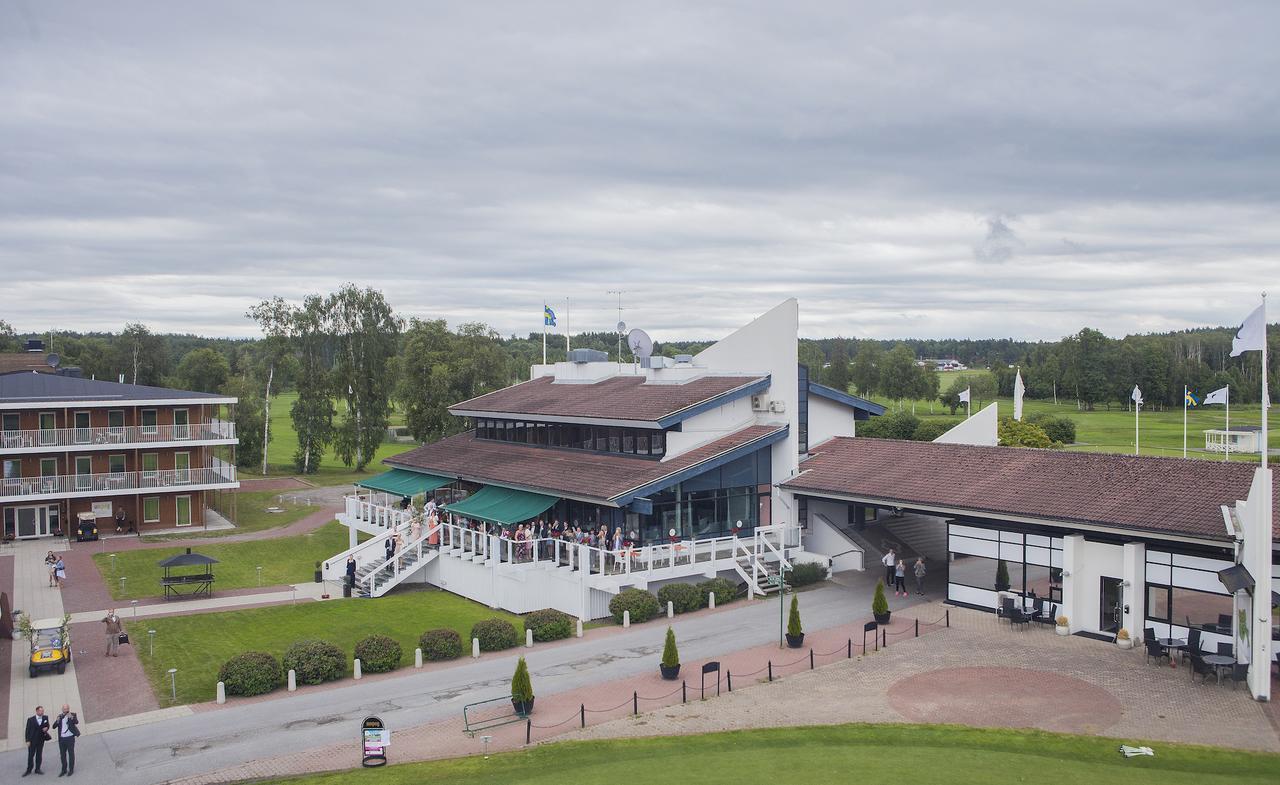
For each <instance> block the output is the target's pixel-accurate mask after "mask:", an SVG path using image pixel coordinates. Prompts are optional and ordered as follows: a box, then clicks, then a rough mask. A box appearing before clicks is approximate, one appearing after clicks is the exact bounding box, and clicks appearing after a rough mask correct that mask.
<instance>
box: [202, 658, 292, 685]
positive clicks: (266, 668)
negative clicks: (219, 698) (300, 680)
mask: <svg viewBox="0 0 1280 785" xmlns="http://www.w3.org/2000/svg"><path fill="white" fill-rule="evenodd" d="M218 681H220V682H222V683H223V685H224V686H225V687H226V689H227V694H228V695H261V694H263V693H264V692H271V691H272V690H274V689H275V688H276V687H279V686H280V682H282V681H284V670H283V669H282V668H281V667H280V661H279V660H277V659H276V658H275V657H273V656H271V655H270V654H268V653H266V652H265V651H246V652H245V653H244V654H237V655H236V656H234V657H232V658H231V659H229V660H227V661H226V662H225V663H223V664H222V668H221V669H220V670H219V671H218Z"/></svg>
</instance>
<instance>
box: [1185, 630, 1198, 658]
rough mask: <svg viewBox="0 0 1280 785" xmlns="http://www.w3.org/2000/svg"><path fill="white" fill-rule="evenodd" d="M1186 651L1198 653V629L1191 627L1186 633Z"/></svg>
mask: <svg viewBox="0 0 1280 785" xmlns="http://www.w3.org/2000/svg"><path fill="white" fill-rule="evenodd" d="M1187 651H1190V652H1195V653H1196V654H1199V653H1200V630H1196V629H1193V630H1191V631H1190V632H1188V633H1187Z"/></svg>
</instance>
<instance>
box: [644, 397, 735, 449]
mask: <svg viewBox="0 0 1280 785" xmlns="http://www.w3.org/2000/svg"><path fill="white" fill-rule="evenodd" d="M755 421H756V415H755V413H754V412H752V411H751V396H749V395H748V396H746V397H743V398H738V399H736V400H733V401H729V402H728V403H726V404H725V405H723V406H717V407H716V408H714V409H709V410H707V411H705V412H702V413H701V414H698V415H695V416H693V417H690V418H689V419H687V420H685V421H684V422H683V423H682V424H681V426H680V430H679V431H668V432H667V454H666V456H665V457H664V458H663V460H671V459H672V458H674V457H676V456H678V455H681V454H683V453H686V452H688V451H689V450H692V449H694V448H695V447H699V446H701V445H703V444H706V443H708V442H713V441H715V440H716V439H719V438H721V437H723V436H728V435H729V434H731V433H733V432H734V431H740V430H742V429H743V428H746V427H747V426H749V425H753V424H754V423H755Z"/></svg>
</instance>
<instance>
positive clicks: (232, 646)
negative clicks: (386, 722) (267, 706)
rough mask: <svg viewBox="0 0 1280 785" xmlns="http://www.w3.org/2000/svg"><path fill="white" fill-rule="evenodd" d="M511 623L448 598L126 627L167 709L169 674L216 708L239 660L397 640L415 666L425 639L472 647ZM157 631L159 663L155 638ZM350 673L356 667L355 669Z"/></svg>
mask: <svg viewBox="0 0 1280 785" xmlns="http://www.w3.org/2000/svg"><path fill="white" fill-rule="evenodd" d="M494 617H498V618H503V619H507V620H509V621H511V622H512V623H514V624H515V625H516V628H517V629H520V621H519V618H518V617H515V616H512V615H511V614H509V613H504V612H503V611H497V610H492V609H490V608H487V607H485V606H483V605H480V604H478V603H474V602H471V601H470V600H467V599H463V598H462V597H458V596H457V595H454V594H448V593H446V592H442V591H416V592H406V593H400V594H393V595H390V596H387V597H381V598H378V599H375V600H360V599H350V600H341V599H339V600H329V601H326V602H308V603H304V604H301V605H282V606H275V607H270V608H251V609H247V610H240V611H226V612H223V613H204V614H196V615H191V616H172V617H165V618H157V619H140V620H138V621H136V622H135V621H126V623H125V626H126V628H127V629H128V631H129V637H130V639H131V640H132V641H134V645H135V646H136V648H137V653H138V658H139V659H140V660H141V661H142V667H143V669H144V670H145V671H146V673H147V678H148V679H149V680H150V682H151V686H152V689H154V690H155V693H156V696H157V698H158V699H159V701H160V704H161V705H162V706H167V705H170V703H171V701H170V698H169V695H170V689H169V675H168V673H167V671H168V669H169V668H177V669H178V675H177V680H178V702H179V703H193V702H199V701H208V700H213V698H214V693H215V690H216V686H217V682H218V670H219V668H221V667H222V663H224V662H226V661H227V660H228V659H230V658H231V657H232V656H234V655H236V654H240V653H242V652H246V651H266V652H270V653H272V654H274V655H276V656H277V657H279V656H281V655H282V654H283V653H284V650H285V649H286V648H288V646H289V645H290V644H291V643H293V642H294V641H297V640H301V639H303V638H320V639H323V640H326V641H329V642H330V643H332V644H334V645H336V646H339V647H340V648H342V649H343V650H344V651H346V652H347V655H348V657H350V656H352V654H351V653H352V652H353V651H354V649H355V644H356V642H357V641H359V640H360V639H361V638H364V637H365V636H367V635H371V634H373V633H382V634H384V635H390V636H391V637H393V638H395V639H396V640H398V641H400V645H401V647H402V649H403V656H402V659H401V665H402V666H405V665H408V666H412V665H413V650H414V649H415V648H416V647H417V646H418V638H419V636H421V635H422V633H423V632H425V631H427V630H429V629H434V628H436V627H451V628H453V629H455V630H457V631H458V633H459V634H460V635H462V637H463V639H464V640H465V639H467V638H468V636H469V634H470V631H471V625H472V624H474V623H476V622H477V621H479V620H481V619H490V618H494ZM149 629H152V630H155V631H156V650H155V656H154V657H153V656H151V655H150V654H149V647H148V641H147V630H149ZM347 668H348V673H349V672H350V668H351V663H350V660H348V663H347Z"/></svg>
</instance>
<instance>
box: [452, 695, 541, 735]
mask: <svg viewBox="0 0 1280 785" xmlns="http://www.w3.org/2000/svg"><path fill="white" fill-rule="evenodd" d="M500 703H504V704H506V707H505V711H498V713H496V714H492V712H493V711H494V710H496V709H498V706H497V704H500ZM484 707H492V708H491V709H489V710H486V709H485V708H484ZM478 715H479V716H478ZM485 715H488V716H485ZM528 718H529V715H528V714H520V713H519V712H517V711H516V710H515V707H514V706H512V705H511V696H510V695H504V696H503V697H501V698H494V699H492V700H487V701H479V702H477V703H468V704H467V705H466V706H463V707H462V732H463V733H465V734H467V735H468V736H470V737H472V738H475V735H476V734H477V733H479V732H480V731H482V730H488V729H490V728H497V727H500V726H502V725H511V724H512V723H516V722H524V721H525V720H527V719H528Z"/></svg>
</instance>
